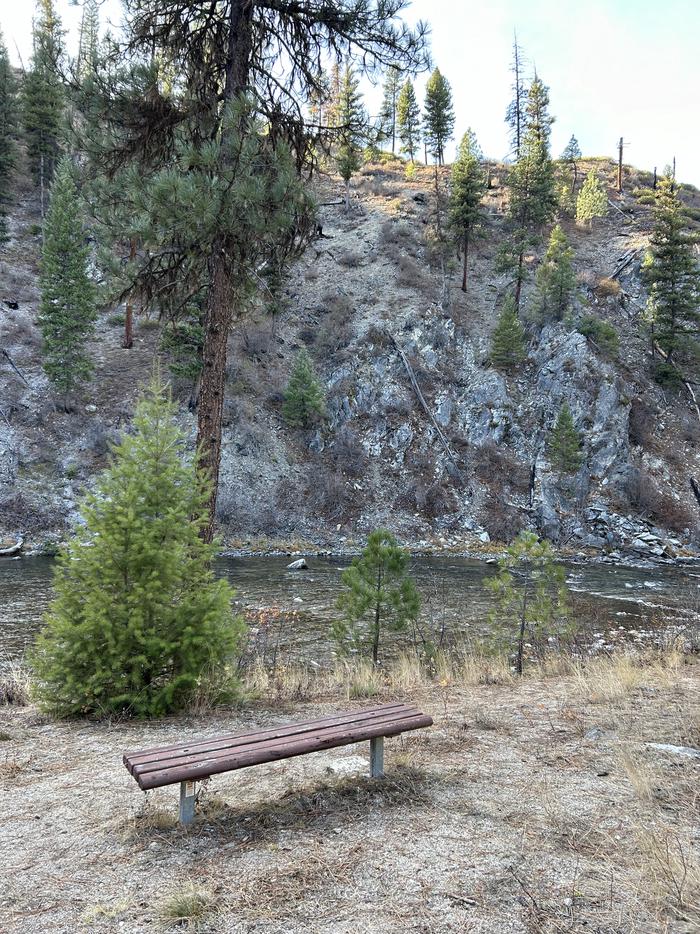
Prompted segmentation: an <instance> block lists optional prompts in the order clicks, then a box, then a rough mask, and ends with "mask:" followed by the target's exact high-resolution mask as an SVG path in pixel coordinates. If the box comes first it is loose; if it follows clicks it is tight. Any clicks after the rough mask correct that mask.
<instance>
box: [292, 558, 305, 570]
mask: <svg viewBox="0 0 700 934" xmlns="http://www.w3.org/2000/svg"><path fill="white" fill-rule="evenodd" d="M287 570H288V571H308V570H309V565H308V564H307V563H306V558H299V559H297V560H296V561H292V563H291V564H288V565H287Z"/></svg>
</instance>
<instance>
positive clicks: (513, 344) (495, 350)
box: [491, 295, 525, 370]
mask: <svg viewBox="0 0 700 934" xmlns="http://www.w3.org/2000/svg"><path fill="white" fill-rule="evenodd" d="M524 359H525V331H524V329H523V326H522V324H521V323H520V319H519V318H518V312H517V311H516V309H515V299H514V298H513V296H512V295H509V296H507V298H506V300H505V302H504V303H503V308H502V309H501V313H500V315H499V316H498V322H497V324H496V327H495V328H494V330H493V334H492V335H491V365H492V366H495V367H498V369H501V370H512V369H514V368H515V367H516V366H518V365H519V364H520V363H522V362H523V360H524Z"/></svg>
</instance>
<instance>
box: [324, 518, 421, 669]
mask: <svg viewBox="0 0 700 934" xmlns="http://www.w3.org/2000/svg"><path fill="white" fill-rule="evenodd" d="M409 559H410V555H409V554H408V552H407V551H406V550H405V549H403V548H400V547H399V545H398V543H397V541H396V539H395V538H394V536H393V535H392V534H391V532H387V531H386V530H385V529H377V530H376V531H374V532H372V533H371V535H370V536H369V537H368V539H367V545H366V547H365V549H364V551H363V552H362V554H361V555H360V557H359V558H355V560H354V561H353V562H352V565H351V566H350V567H349V568H348V569H347V570H346V571H344V572H343V576H342V582H343V585H344V586H345V588H346V591H345V593H343V594H342V595H341V596H340V598H339V599H338V608H339V609H340V610H341V612H342V613H343V618H342V619H340V620H336V621H335V622H334V624H333V634H334V636H335V638H336V640H337V641H338V642H339V643H340V644H341V645H347V644H348V643H350V644H351V645H352V646H354V647H355V648H359V647H360V646H361V645H362V644H363V643H364V642H365V640H366V638H367V633H366V627H363V626H362V621H363V620H367V617H368V616H369V618H370V620H367V621H368V622H369V638H370V643H371V646H372V661H373V662H374V664H375V665H376V664H377V661H378V660H379V647H380V641H381V632H382V629H383V628H389V629H390V630H392V631H394V632H401V631H402V630H404V629H405V628H406V627H407V625H408V624H409V622H411V621H412V620H415V619H416V618H417V616H418V611H419V609H420V597H419V596H418V591H417V590H416V586H415V584H414V582H413V580H412V578H411V577H410V575H409V573H408V562H409Z"/></svg>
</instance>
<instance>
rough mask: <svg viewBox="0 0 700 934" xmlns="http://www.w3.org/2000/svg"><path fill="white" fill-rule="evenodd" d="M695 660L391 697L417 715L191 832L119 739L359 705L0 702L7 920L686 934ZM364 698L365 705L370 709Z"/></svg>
mask: <svg viewBox="0 0 700 934" xmlns="http://www.w3.org/2000/svg"><path fill="white" fill-rule="evenodd" d="M699 688H700V666H698V665H692V664H684V663H681V664H678V665H677V666H676V667H674V668H669V669H662V668H661V667H659V666H656V667H654V666H650V667H645V668H638V669H637V671H636V674H631V673H630V668H629V666H628V665H625V666H622V667H621V668H620V670H619V671H617V670H616V669H615V666H614V665H611V666H609V667H608V668H607V669H598V670H597V671H594V672H591V674H590V675H587V674H585V672H584V674H582V675H581V674H579V675H574V676H571V675H566V676H562V675H554V676H551V677H544V676H537V677H530V678H526V679H525V680H524V681H523V683H522V684H512V685H511V684H505V685H504V684H501V685H477V686H467V685H462V684H459V685H458V684H453V683H447V682H443V683H442V684H441V685H437V686H436V685H432V686H425V685H424V686H422V687H420V688H417V689H416V690H415V691H411V692H409V693H410V695H411V698H412V699H415V700H417V701H418V702H419V703H420V704H421V705H422V706H423V707H424V709H426V710H427V711H428V712H429V713H430V714H431V715H432V716H433V717H434V720H435V726H434V727H433V728H432V729H431V730H426V731H422V732H421V733H420V734H413V735H407V736H406V737H403V738H398V739H394V740H390V741H388V742H387V745H386V759H387V776H386V777H385V778H384V779H383V780H370V779H368V778H366V777H365V776H366V771H367V759H368V749H367V748H365V746H366V745H367V744H362V745H360V746H357V747H346V748H345V749H340V750H331V751H329V752H327V753H317V754H314V755H310V756H304V757H301V758H298V759H293V760H289V761H287V762H280V763H275V764H271V765H265V766H258V767H256V768H254V769H249V770H244V771H241V772H238V773H233V774H229V775H223V776H216V777H214V778H213V779H212V780H211V781H210V782H209V783H208V785H207V786H206V787H205V788H204V791H203V793H202V796H201V801H200V813H199V816H198V818H197V819H196V821H195V823H194V824H193V825H192V826H191V828H189V829H188V830H184V829H182V828H179V827H177V826H176V824H175V818H176V813H177V789H176V788H175V787H173V788H169V789H160V790H158V791H157V792H151V793H149V794H148V795H144V794H143V793H142V792H141V791H140V790H139V789H138V787H137V785H136V783H135V782H134V781H133V779H132V778H131V777H130V776H129V775H128V773H127V772H126V770H125V769H124V768H123V766H122V764H121V754H122V752H123V751H124V750H125V749H133V748H136V747H139V746H149V745H156V744H159V743H165V742H166V741H169V740H173V739H178V740H179V739H183V738H186V737H188V736H192V737H194V736H198V735H206V734H215V733H217V732H220V731H230V730H235V729H239V728H240V729H243V728H248V727H251V726H258V725H259V726H262V725H267V724H271V723H276V722H284V721H286V720H289V719H292V718H299V719H301V718H304V717H309V716H311V715H312V714H316V713H324V712H330V711H332V710H336V709H342V708H344V707H349V706H361V705H362V702H357V701H355V702H353V701H350V702H348V701H347V700H345V699H343V698H342V697H339V696H333V697H331V696H326V697H324V698H321V699H319V698H314V699H313V700H307V701H302V702H298V703H295V704H294V705H291V706H290V705H287V706H286V707H285V709H283V710H282V709H280V708H279V707H273V706H269V705H266V703H264V702H259V703H258V704H256V705H254V706H250V707H247V708H245V709H243V710H237V711H228V710H225V711H217V712H216V713H215V714H212V715H207V716H202V717H197V718H193V717H184V718H178V719H169V720H165V721H159V722H154V723H113V724H108V723H87V722H74V723H56V722H53V721H49V720H47V719H45V718H44V717H42V716H41V715H39V714H38V713H37V711H36V710H35V709H34V708H32V707H24V708H16V707H4V708H0V736H2V742H0V784H1V786H2V793H1V794H0V835H1V836H2V850H3V854H4V858H3V860H2V868H1V870H0V872H1V873H2V885H1V886H0V915H2V917H3V919H4V920H3V923H2V929H3V931H8V932H22V934H33V932H42V934H43V932H47V931H50V932H52V934H63V932H65V934H68V932H71V934H73V932H76V931H96V932H111V931H128V932H135V934H136V932H146V931H154V930H182V929H185V930H187V929H189V930H199V931H210V932H236V934H238V932H264V934H273V932H274V934H282V932H285V934H286V932H300V934H301V932H304V934H306V932H309V934H310V932H333V934H341V932H342V934H351V932H352V934H356V932H377V934H379V932H381V934H387V932H393V931H413V932H425V934H428V932H430V934H436V932H463V931H469V932H475V934H478V932H490V934H496V932H504V934H505V932H513V934H526V932H527V934H532V932H545V934H549V932H563V931H572V932H573V931H595V932H598V934H618V932H640V934H641V932H657V931H658V932H662V931H663V932H668V934H690V932H696V931H698V930H699V929H700V928H699V925H700V791H699V789H700V782H699V781H698V778H699V777H700V760H698V759H693V758H692V757H689V756H683V755H680V754H677V753H674V752H667V751H662V750H659V749H655V748H653V747H651V746H649V745H647V743H650V742H658V743H669V744H675V745H679V746H680V745H691V744H693V743H695V744H696V745H697V743H698V737H699V736H700V703H699V700H698V698H699V693H698V689H699ZM368 703H370V704H372V703H376V698H373V699H372V700H370V701H368Z"/></svg>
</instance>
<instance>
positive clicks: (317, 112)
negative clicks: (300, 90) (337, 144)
mask: <svg viewBox="0 0 700 934" xmlns="http://www.w3.org/2000/svg"><path fill="white" fill-rule="evenodd" d="M331 110H332V95H331V78H330V75H329V74H328V73H327V72H325V71H324V72H323V73H322V74H321V76H320V78H319V81H318V86H317V87H313V88H311V90H310V91H309V115H310V117H311V120H312V121H313V122H314V123H315V124H316V126H317V128H318V129H321V128H322V127H329V126H331V125H332V114H331Z"/></svg>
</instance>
